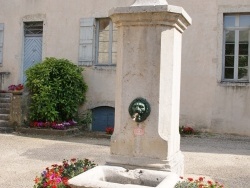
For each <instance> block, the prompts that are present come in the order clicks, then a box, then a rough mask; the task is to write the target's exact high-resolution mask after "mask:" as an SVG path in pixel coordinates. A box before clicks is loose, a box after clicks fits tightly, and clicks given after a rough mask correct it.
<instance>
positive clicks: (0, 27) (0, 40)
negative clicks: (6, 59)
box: [0, 23, 4, 65]
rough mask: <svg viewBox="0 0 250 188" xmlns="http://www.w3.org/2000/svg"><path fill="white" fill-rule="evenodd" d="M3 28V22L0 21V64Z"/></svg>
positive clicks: (0, 61) (1, 59)
mask: <svg viewBox="0 0 250 188" xmlns="http://www.w3.org/2000/svg"><path fill="white" fill-rule="evenodd" d="M3 29H4V24H3V23H0V65H1V64H3Z"/></svg>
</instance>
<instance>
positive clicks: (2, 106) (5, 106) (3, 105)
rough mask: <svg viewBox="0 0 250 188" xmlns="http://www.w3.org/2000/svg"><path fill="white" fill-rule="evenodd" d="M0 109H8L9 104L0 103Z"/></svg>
mask: <svg viewBox="0 0 250 188" xmlns="http://www.w3.org/2000/svg"><path fill="white" fill-rule="evenodd" d="M0 108H10V103H0Z"/></svg>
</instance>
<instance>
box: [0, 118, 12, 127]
mask: <svg viewBox="0 0 250 188" xmlns="http://www.w3.org/2000/svg"><path fill="white" fill-rule="evenodd" d="M0 127H10V122H9V121H6V120H0Z"/></svg>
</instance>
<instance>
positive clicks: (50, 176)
mask: <svg viewBox="0 0 250 188" xmlns="http://www.w3.org/2000/svg"><path fill="white" fill-rule="evenodd" d="M95 166H96V164H95V163H94V162H92V161H90V160H89V159H84V160H79V159H76V158H73V159H71V160H70V161H68V160H63V162H62V164H59V165H58V164H53V165H51V167H50V168H49V167H47V168H46V169H45V170H44V171H43V172H42V173H41V175H40V176H36V178H35V180H34V181H35V185H34V186H33V187H34V188H70V186H69V185H68V180H69V179H70V178H73V177H75V176H77V175H78V174H81V173H83V172H86V171H87V170H89V169H91V168H94V167H95Z"/></svg>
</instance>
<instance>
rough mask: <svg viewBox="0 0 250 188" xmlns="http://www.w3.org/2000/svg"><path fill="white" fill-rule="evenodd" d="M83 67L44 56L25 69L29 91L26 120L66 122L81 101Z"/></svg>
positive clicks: (82, 95) (84, 86) (83, 99)
mask: <svg viewBox="0 0 250 188" xmlns="http://www.w3.org/2000/svg"><path fill="white" fill-rule="evenodd" d="M82 71H83V69H82V68H80V67H78V66H77V65H75V64H73V63H72V62H70V61H69V60H67V59H56V58H53V57H50V58H46V59H45V60H44V61H43V62H42V63H39V64H36V65H35V66H33V67H31V68H29V69H28V70H27V71H26V75H27V81H26V86H27V87H28V88H29V90H30V93H31V105H30V120H32V121H66V120H70V119H72V118H74V116H75V114H76V112H77V109H78V106H79V105H80V104H82V103H83V102H85V100H86V91H87V85H86V83H85V82H84V79H83V76H82Z"/></svg>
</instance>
